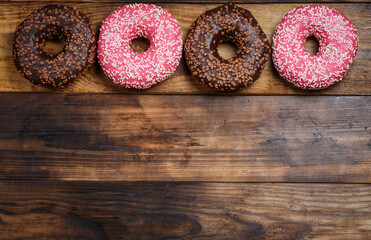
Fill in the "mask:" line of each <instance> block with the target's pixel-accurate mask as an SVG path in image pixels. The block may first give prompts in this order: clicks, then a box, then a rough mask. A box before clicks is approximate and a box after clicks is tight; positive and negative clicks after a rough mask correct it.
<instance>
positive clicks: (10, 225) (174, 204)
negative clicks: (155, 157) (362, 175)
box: [0, 181, 371, 240]
mask: <svg viewBox="0 0 371 240" xmlns="http://www.w3.org/2000/svg"><path fill="white" fill-rule="evenodd" d="M0 189H1V190H2V191H1V192H0V197H1V198H0V219H1V221H0V239H1V240H5V239H6V240H16V239H30V238H32V239H76V240H77V239H78V240H80V239H175V238H180V239H277V240H278V239H368V237H369V236H371V228H370V222H369V221H370V218H371V214H370V208H371V186H370V185H358V184H352V185H350V184H345V185H344V184H244V183H169V182H165V183H113V182H49V181H42V182H40V181H0ZM19 193H22V194H19ZM31 236H32V237H31Z"/></svg>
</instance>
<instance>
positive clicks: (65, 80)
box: [13, 5, 96, 88]
mask: <svg viewBox="0 0 371 240" xmlns="http://www.w3.org/2000/svg"><path fill="white" fill-rule="evenodd" d="M53 38H59V39H65V46H64V48H63V50H62V51H61V52H60V53H58V54H48V53H46V52H45V51H44V47H45V44H46V42H47V41H48V40H50V39H53ZM95 54H96V36H95V32H94V29H93V26H92V24H91V22H90V20H89V19H88V18H87V17H86V16H85V15H84V14H82V13H81V12H79V11H78V10H76V9H75V8H71V7H67V6H62V5H47V6H44V7H43V8H41V9H39V10H37V11H35V12H33V13H32V14H31V15H29V16H28V17H27V18H26V20H24V21H23V22H22V23H21V24H20V25H19V26H18V27H17V29H16V32H15V38H14V45H13V58H14V63H15V65H16V67H17V69H18V70H19V71H20V72H21V74H22V76H23V77H25V78H27V79H28V80H30V81H31V82H32V83H34V84H35V85H43V86H49V87H61V88H62V87H64V86H66V85H67V84H69V83H71V82H73V81H74V80H75V79H76V78H77V77H78V76H79V75H80V74H81V73H82V72H84V71H85V70H86V69H87V67H88V66H90V65H91V64H93V62H94V59H95Z"/></svg>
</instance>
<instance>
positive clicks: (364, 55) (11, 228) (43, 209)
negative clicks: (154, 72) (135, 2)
mask: <svg viewBox="0 0 371 240" xmlns="http://www.w3.org/2000/svg"><path fill="white" fill-rule="evenodd" d="M48 2H50V1H48ZM51 2H59V3H63V4H68V5H70V6H76V7H77V8H78V9H79V10H81V11H82V12H83V13H85V14H86V15H87V16H88V17H89V18H90V19H91V20H92V21H93V24H94V26H95V27H96V30H97V31H98V29H99V27H100V25H101V21H102V20H103V19H104V18H105V17H106V16H107V14H109V13H110V12H111V11H112V10H114V9H116V8H118V7H120V6H122V5H123V4H125V2H127V1H117V0H100V1H96V0H84V1H82V0H71V1H68V2H64V1H58V0H55V1H51ZM148 2H153V1H151V0H150V1H148ZM156 2H161V3H160V4H159V5H160V6H162V7H164V8H165V9H166V10H168V11H169V12H171V13H172V14H173V15H174V16H175V17H176V18H177V19H178V21H179V24H180V26H181V30H182V33H183V38H185V36H186V34H187V32H188V30H189V27H190V25H191V24H192V22H193V21H194V20H195V19H196V18H197V17H198V16H199V15H200V14H201V13H202V12H203V11H204V10H207V9H211V8H214V7H216V6H218V5H219V3H220V2H222V1H218V0H217V1H206V0H180V1H168V0H165V1H163V0H161V1H156ZM223 2H224V1H223ZM235 2H237V3H239V6H241V7H244V8H247V9H249V10H250V11H251V12H252V13H253V14H254V16H255V17H256V19H257V20H258V21H259V23H260V25H261V26H262V28H263V30H264V31H265V33H266V34H267V36H268V37H269V39H270V41H271V37H272V34H273V32H274V29H275V26H276V25H277V24H278V23H279V21H280V20H281V18H282V16H283V15H284V14H285V13H286V12H287V11H289V10H290V9H292V8H294V7H297V6H300V5H301V4H303V3H308V2H309V1H306V0H303V1H301V0H252V1H248V4H246V2H247V1H239V0H238V1H235ZM242 2H243V4H240V3H242ZM317 2H324V3H326V4H327V5H328V6H330V7H333V8H335V9H336V10H338V11H339V12H340V13H342V14H344V15H346V16H347V17H348V18H350V20H351V21H352V22H353V24H354V25H355V26H356V28H357V30H358V34H359V51H358V55H357V58H356V60H355V61H354V63H353V65H352V67H351V69H350V70H349V72H348V73H347V75H346V76H345V77H344V79H343V81H341V82H340V83H338V84H336V85H334V86H332V87H330V88H328V89H326V90H323V91H303V90H299V89H297V88H294V87H292V86H291V85H290V84H288V83H286V81H285V80H283V79H282V78H280V77H279V76H278V74H277V72H276V71H275V70H274V68H273V66H272V63H271V60H269V62H268V64H267V66H266V67H265V69H264V71H263V74H262V76H261V77H260V78H259V79H258V80H257V81H256V82H255V83H254V84H253V85H251V86H250V87H247V88H246V89H244V90H242V91H239V92H234V93H230V94H219V93H216V92H214V91H212V90H210V89H208V88H206V87H203V86H201V85H200V84H198V83H197V82H196V81H195V80H194V78H193V77H191V76H190V73H189V72H188V70H187V67H186V65H185V63H184V61H182V62H181V64H180V66H179V68H178V70H177V71H176V72H175V74H174V75H173V76H171V77H170V78H169V79H168V80H166V81H164V82H163V83H160V84H158V85H156V86H155V87H153V88H150V89H148V90H144V91H135V90H126V89H123V88H121V87H119V86H117V85H115V84H113V83H112V81H111V80H109V79H108V78H107V77H105V76H104V74H103V72H102V71H101V69H100V68H99V65H98V64H96V65H95V66H93V67H92V68H91V69H90V70H89V71H87V72H86V73H85V74H84V75H83V76H81V77H80V78H79V79H78V80H76V82H75V83H73V84H72V85H70V86H68V87H67V88H65V89H63V90H55V89H48V88H43V87H37V86H34V85H32V84H31V83H30V82H28V81H27V80H25V79H23V78H22V77H21V75H20V74H19V73H18V72H17V71H16V69H15V67H14V65H13V63H12V56H11V54H12V53H11V51H12V50H11V45H12V41H13V37H14V30H15V26H16V25H17V24H19V23H20V22H22V21H23V19H25V18H26V16H27V15H29V14H30V13H31V12H32V11H33V10H36V9H38V8H40V7H42V6H43V5H45V4H46V2H43V1H39V0H27V1H18V0H10V1H9V0H0V240H24V239H68V240H70V239H76V240H77V239H78V240H80V239H114V240H116V239H118V240H119V239H135V240H137V239H213V240H214V239H216V240H218V239H259V240H261V239H277V240H278V239H326V240H327V239H342V240H343V239H365V240H366V239H367V240H368V239H371V222H370V219H371V184H370V183H371V3H370V1H368V0H360V1H351V0H349V1H347V0H342V1H334V0H330V1H317ZM314 46H315V45H314V44H313V42H309V44H308V50H310V51H313V50H315V47H314ZM50 47H51V48H55V47H56V46H54V45H50ZM220 52H221V54H222V55H223V54H226V55H228V54H230V53H231V52H230V50H228V48H223V47H221V48H220ZM220 95H228V96H220ZM242 95H243V96H242ZM250 95H259V96H250ZM277 95H281V96H277ZM314 95H321V96H314Z"/></svg>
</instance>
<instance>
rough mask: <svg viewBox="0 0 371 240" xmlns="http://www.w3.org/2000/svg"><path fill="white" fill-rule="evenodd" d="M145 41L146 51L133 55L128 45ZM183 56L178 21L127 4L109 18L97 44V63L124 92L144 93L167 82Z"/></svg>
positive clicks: (153, 9)
mask: <svg viewBox="0 0 371 240" xmlns="http://www.w3.org/2000/svg"><path fill="white" fill-rule="evenodd" d="M136 38H147V39H148V40H149V41H150V46H149V48H148V49H147V50H146V51H145V52H142V53H137V52H134V51H133V50H132V49H131V47H130V43H131V41H132V40H133V39H136ZM181 55H182V34H181V31H180V27H179V24H178V22H177V20H176V19H175V18H174V17H173V16H172V15H171V14H170V13H168V12H167V11H165V10H164V9H162V8H161V7H158V6H155V5H150V4H129V5H125V6H124V7H121V8H119V9H117V10H115V11H113V12H112V13H110V14H109V15H108V17H107V18H106V19H105V20H104V21H103V23H102V27H101V29H100V33H99V40H98V61H99V63H100V65H101V67H102V69H103V71H104V73H105V74H106V75H107V76H108V77H109V78H111V79H112V81H113V82H114V83H116V84H119V85H121V86H124V87H126V88H136V89H145V88H149V87H151V86H153V85H154V84H156V83H158V82H161V81H163V80H165V79H167V78H168V77H169V76H170V75H171V74H172V73H173V72H174V71H175V69H176V68H177V66H178V64H179V61H180V58H181Z"/></svg>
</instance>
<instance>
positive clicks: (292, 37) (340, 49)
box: [272, 5, 358, 90]
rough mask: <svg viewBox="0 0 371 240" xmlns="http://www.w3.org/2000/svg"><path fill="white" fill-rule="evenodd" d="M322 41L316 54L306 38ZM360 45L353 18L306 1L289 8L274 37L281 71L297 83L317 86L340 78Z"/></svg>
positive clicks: (312, 87) (275, 57) (287, 78)
mask: <svg viewBox="0 0 371 240" xmlns="http://www.w3.org/2000/svg"><path fill="white" fill-rule="evenodd" d="M309 36H314V37H316V38H317V40H318V42H319V51H318V53H317V54H316V55H315V56H312V55H310V54H309V53H308V52H307V51H306V49H305V45H304V44H305V40H306V39H307V38H308V37H309ZM357 48H358V36H357V32H356V29H355V27H354V26H353V24H352V23H351V22H350V20H349V19H348V18H347V17H345V16H344V15H342V14H340V13H338V12H337V11H336V10H334V9H332V8H329V7H327V6H324V5H305V6H301V7H298V8H295V9H293V10H291V11H290V12H288V13H287V14H286V15H285V16H284V18H283V19H282V20H281V22H280V23H279V24H278V25H277V28H276V31H275V33H274V37H273V52H272V57H273V63H274V66H275V67H276V69H277V71H278V72H279V74H280V75H281V76H282V77H284V78H285V79H286V80H288V81H289V82H292V83H293V84H294V85H295V86H297V87H300V88H304V89H310V90H318V89H323V88H327V87H328V86H330V85H332V84H334V83H336V82H338V81H340V80H341V79H342V78H343V76H344V75H345V73H346V72H347V71H348V69H349V67H350V65H351V64H352V62H353V59H354V58H355V57H356V54H357Z"/></svg>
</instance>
